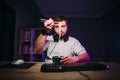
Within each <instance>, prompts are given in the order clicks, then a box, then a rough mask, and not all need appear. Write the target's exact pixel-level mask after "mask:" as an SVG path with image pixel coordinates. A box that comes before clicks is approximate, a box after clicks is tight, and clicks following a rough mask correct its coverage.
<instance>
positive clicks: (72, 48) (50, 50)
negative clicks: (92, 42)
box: [44, 36, 86, 62]
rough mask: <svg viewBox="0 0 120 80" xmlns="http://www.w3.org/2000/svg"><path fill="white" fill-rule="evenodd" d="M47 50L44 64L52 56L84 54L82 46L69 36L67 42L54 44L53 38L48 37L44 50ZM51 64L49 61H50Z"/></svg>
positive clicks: (62, 41) (60, 41) (61, 41)
mask: <svg viewBox="0 0 120 80" xmlns="http://www.w3.org/2000/svg"><path fill="white" fill-rule="evenodd" d="M46 49H47V57H48V58H49V59H46V60H45V61H46V62H49V61H50V60H51V59H52V57H53V56H72V54H77V55H80V54H82V53H84V52H86V50H85V48H84V47H83V46H82V44H81V43H80V42H79V41H78V40H77V39H76V38H74V37H71V36H69V39H68V41H66V42H64V40H59V41H58V42H54V40H53V36H48V37H47V41H46V45H45V46H44V50H46ZM50 62H51V61H50Z"/></svg>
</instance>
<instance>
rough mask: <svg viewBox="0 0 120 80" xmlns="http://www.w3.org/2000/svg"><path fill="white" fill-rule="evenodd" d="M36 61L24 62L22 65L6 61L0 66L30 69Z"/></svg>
mask: <svg viewBox="0 0 120 80" xmlns="http://www.w3.org/2000/svg"><path fill="white" fill-rule="evenodd" d="M35 64H36V63H23V64H20V65H13V64H11V63H6V64H3V65H0V68H9V69H28V68H30V67H32V66H33V65H35Z"/></svg>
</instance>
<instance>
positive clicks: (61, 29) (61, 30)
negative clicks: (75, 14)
mask: <svg viewBox="0 0 120 80" xmlns="http://www.w3.org/2000/svg"><path fill="white" fill-rule="evenodd" d="M54 30H55V32H56V33H57V34H58V35H59V36H64V35H65V34H66V33H67V30H68V26H67V23H66V21H60V22H55V26H54Z"/></svg>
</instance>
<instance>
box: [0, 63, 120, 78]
mask: <svg viewBox="0 0 120 80" xmlns="http://www.w3.org/2000/svg"><path fill="white" fill-rule="evenodd" d="M100 63H104V64H108V65H109V66H110V70H106V71H81V72H82V73H83V74H86V75H88V76H89V77H90V78H91V80H120V64H117V63H112V62H109V63H105V62H100ZM1 64H2V63H1ZM42 64H43V62H36V64H35V65H34V66H32V67H30V68H29V69H3V68H0V80H88V79H87V78H86V77H85V76H83V75H81V74H80V73H79V72H77V71H72V72H52V73H51V72H40V66H41V65H42Z"/></svg>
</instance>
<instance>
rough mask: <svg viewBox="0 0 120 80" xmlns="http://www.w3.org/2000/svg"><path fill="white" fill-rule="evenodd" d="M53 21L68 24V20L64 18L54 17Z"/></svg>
mask: <svg viewBox="0 0 120 80" xmlns="http://www.w3.org/2000/svg"><path fill="white" fill-rule="evenodd" d="M53 20H54V21H56V22H59V21H66V22H68V20H67V19H66V18H65V17H64V16H57V17H54V19H53Z"/></svg>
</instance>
